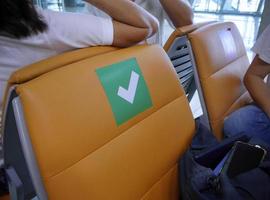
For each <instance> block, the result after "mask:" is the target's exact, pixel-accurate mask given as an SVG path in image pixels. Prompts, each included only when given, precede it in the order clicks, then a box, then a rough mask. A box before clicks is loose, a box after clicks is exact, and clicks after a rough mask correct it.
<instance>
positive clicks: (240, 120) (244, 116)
mask: <svg viewBox="0 0 270 200" xmlns="http://www.w3.org/2000/svg"><path fill="white" fill-rule="evenodd" d="M256 112H258V108H257V107H256V106H253V105H249V106H246V107H243V108H240V109H239V110H237V111H235V112H233V113H232V114H231V115H229V116H228V117H227V118H226V119H225V121H224V128H223V131H224V135H225V136H227V137H229V136H232V135H235V134H239V133H246V132H247V131H249V129H250V126H252V124H253V123H252V122H253V121H254V117H255V113H256Z"/></svg>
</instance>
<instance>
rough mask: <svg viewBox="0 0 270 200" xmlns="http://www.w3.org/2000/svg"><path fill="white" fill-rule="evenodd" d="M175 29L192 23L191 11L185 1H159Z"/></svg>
mask: <svg viewBox="0 0 270 200" xmlns="http://www.w3.org/2000/svg"><path fill="white" fill-rule="evenodd" d="M159 1H160V3H161V5H162V6H163V8H164V10H165V11H166V13H167V15H168V16H169V18H170V19H171V21H172V23H173V25H174V26H175V27H181V26H186V25H190V24H192V23H193V11H192V8H191V6H190V4H189V3H188V2H187V1H185V0H159Z"/></svg>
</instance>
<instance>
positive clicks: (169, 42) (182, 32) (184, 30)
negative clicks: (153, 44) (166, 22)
mask: <svg viewBox="0 0 270 200" xmlns="http://www.w3.org/2000/svg"><path fill="white" fill-rule="evenodd" d="M211 23H214V21H209V22H200V23H196V24H191V25H187V26H182V27H179V28H176V29H175V30H174V32H173V33H172V34H171V35H170V37H169V38H168V40H167V41H166V43H165V45H164V47H163V48H164V50H165V51H166V52H167V51H168V50H169V48H170V46H171V45H172V43H173V41H174V40H175V39H176V38H177V37H181V36H184V35H186V34H188V33H190V32H192V31H194V30H196V29H198V28H200V27H203V26H205V25H207V24H211Z"/></svg>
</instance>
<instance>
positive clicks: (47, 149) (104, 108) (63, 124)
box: [12, 46, 195, 200]
mask: <svg viewBox="0 0 270 200" xmlns="http://www.w3.org/2000/svg"><path fill="white" fill-rule="evenodd" d="M70 55H71V54H70ZM133 57H135V58H136V59H137V62H138V63H139V66H140V68H141V71H142V74H143V76H144V79H145V81H146V83H147V86H148V89H149V92H150V95H151V98H152V103H153V107H151V108H150V109H148V110H146V111H144V112H142V113H140V114H138V115H137V116H135V117H134V118H132V119H130V120H129V121H127V122H126V123H124V124H122V125H120V126H117V125H116V123H115V120H114V116H113V113H112V111H111V107H110V104H109V102H108V99H107V97H106V95H105V93H104V90H103V88H102V85H101V84H100V82H99V79H98V77H97V75H96V73H95V70H96V69H98V68H101V67H104V66H107V65H110V64H113V63H117V62H120V61H123V60H126V59H129V58H133ZM55 59H57V58H55ZM36 68H40V72H42V73H36V72H34V73H33V71H32V70H33V68H32V67H31V66H30V67H29V68H26V69H24V70H23V71H20V72H17V74H16V75H14V76H13V77H26V78H14V80H20V81H14V82H16V83H18V82H23V83H22V84H19V85H18V86H17V87H16V92H17V94H18V95H19V97H20V99H21V101H22V105H23V110H24V115H25V121H26V125H27V128H28V130H29V134H30V138H31V142H32V145H33V148H34V151H35V155H36V157H37V161H38V165H39V168H40V171H41V175H42V178H43V180H44V184H45V187H46V191H47V193H48V196H49V199H57V200H61V199H65V200H67V199H72V200H74V199H93V200H94V199H97V200H100V199H102V200H105V199H117V200H120V199H128V200H132V199H145V200H150V199H155V200H159V199H160V200H166V199H168V200H172V199H178V198H179V196H178V195H179V185H178V181H177V176H178V171H177V165H176V164H177V161H178V159H179V157H180V156H181V155H182V154H183V153H184V151H185V150H186V149H187V148H188V145H189V144H190V141H191V139H192V136H193V133H194V131H195V124H194V120H193V117H192V114H191V111H190V108H189V106H188V101H187V99H186V97H185V94H184V91H183V89H182V88H181V87H179V82H178V79H177V76H176V74H175V72H174V69H173V68H172V66H171V63H170V61H169V58H168V57H167V55H166V53H165V52H164V51H163V50H162V49H161V48H160V47H158V46H136V47H132V48H128V49H122V50H116V51H113V52H109V53H106V54H103V55H99V56H94V57H91V58H83V59H81V60H80V61H78V62H72V63H71V64H67V65H65V66H63V67H61V68H54V69H53V70H51V69H50V70H47V69H46V68H47V67H46V66H45V65H44V64H43V63H40V64H38V65H36ZM28 73H29V74H28ZM31 74H40V75H39V76H38V77H37V76H36V75H34V76H33V75H31ZM30 77H35V78H34V79H32V80H29V79H30ZM12 82H13V81H12Z"/></svg>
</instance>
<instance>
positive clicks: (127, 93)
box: [117, 71, 140, 104]
mask: <svg viewBox="0 0 270 200" xmlns="http://www.w3.org/2000/svg"><path fill="white" fill-rule="evenodd" d="M139 78H140V76H139V74H137V73H136V72H134V71H132V72H131V76H130V80H129V85H128V89H125V88H123V87H122V86H119V88H118V92H117V95H118V96H119V97H121V98H122V99H124V100H126V101H127V102H129V103H131V104H133V101H134V98H135V96H136V91H137V86H138V82H139Z"/></svg>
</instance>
